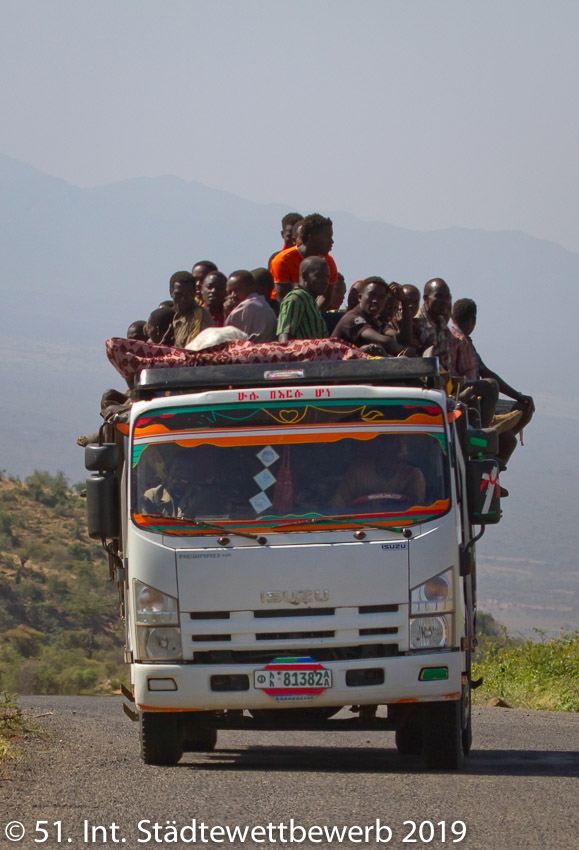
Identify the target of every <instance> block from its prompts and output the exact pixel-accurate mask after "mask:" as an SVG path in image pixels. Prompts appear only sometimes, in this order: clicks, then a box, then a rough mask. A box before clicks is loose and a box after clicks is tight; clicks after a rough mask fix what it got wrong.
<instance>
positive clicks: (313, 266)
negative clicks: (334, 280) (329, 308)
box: [300, 257, 330, 298]
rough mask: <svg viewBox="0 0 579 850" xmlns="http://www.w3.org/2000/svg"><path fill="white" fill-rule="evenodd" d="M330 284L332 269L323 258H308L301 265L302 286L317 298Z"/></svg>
mask: <svg viewBox="0 0 579 850" xmlns="http://www.w3.org/2000/svg"><path fill="white" fill-rule="evenodd" d="M329 284H330V267H329V266H328V264H327V263H326V261H325V260H324V258H323V257H306V258H305V259H304V260H302V262H301V264H300V286H301V288H302V289H305V290H307V291H308V292H309V293H310V295H313V297H314V298H317V296H318V295H324V294H325V292H326V290H327V288H328V286H329Z"/></svg>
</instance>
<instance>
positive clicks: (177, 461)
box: [132, 399, 449, 534]
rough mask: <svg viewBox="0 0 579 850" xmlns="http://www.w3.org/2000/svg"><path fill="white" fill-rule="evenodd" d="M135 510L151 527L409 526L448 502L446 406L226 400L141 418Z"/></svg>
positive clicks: (195, 529)
mask: <svg viewBox="0 0 579 850" xmlns="http://www.w3.org/2000/svg"><path fill="white" fill-rule="evenodd" d="M132 460H133V463H132V509H133V519H134V521H135V522H136V523H137V524H138V525H140V526H142V527H146V528H148V529H151V530H156V531H159V532H163V533H176V534H184V533H185V534H187V533H189V534H207V529H206V528H205V527H196V526H195V525H194V522H199V523H200V524H205V525H206V524H211V523H214V524H215V525H216V526H219V527H220V528H222V529H226V530H231V531H232V532H233V531H235V530H240V531H262V532H263V531H269V532H272V531H275V530H276V529H279V530H280V531H281V530H283V531H287V530H296V531H299V530H301V531H303V530H304V528H307V527H308V525H309V526H311V527H313V526H315V528H316V530H318V529H320V528H328V529H339V528H351V527H361V526H363V525H365V524H366V525H369V524H371V525H380V526H382V525H384V526H388V525H390V526H401V525H411V524H414V523H417V522H424V521H426V520H428V519H431V518H433V517H434V516H440V515H441V514H442V513H444V512H445V511H446V510H448V507H449V494H448V463H447V445H446V437H445V433H444V425H443V414H442V410H441V409H440V408H439V407H438V406H437V405H435V404H433V403H431V402H422V403H420V404H417V403H414V401H412V402H409V400H396V401H393V400H390V399H388V400H378V401H376V402H372V403H371V404H368V403H356V402H355V401H352V400H347V401H345V400H344V401H340V402H337V401H332V402H331V403H324V402H323V401H320V402H315V403H311V402H303V403H295V404H289V405H288V404H287V402H286V403H285V404H276V403H271V404H260V405H253V406H250V405H244V406H242V407H240V406H239V405H236V406H233V405H224V406H223V408H219V407H211V408H201V407H186V408H185V407H181V408H167V409H162V410H155V411H154V412H151V413H149V414H148V415H147V416H144V417H141V418H140V419H138V420H137V422H136V423H135V428H134V434H133V458H132Z"/></svg>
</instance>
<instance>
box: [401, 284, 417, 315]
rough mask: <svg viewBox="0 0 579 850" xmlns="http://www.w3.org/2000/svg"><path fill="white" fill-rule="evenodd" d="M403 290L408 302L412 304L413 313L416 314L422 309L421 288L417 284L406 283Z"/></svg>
mask: <svg viewBox="0 0 579 850" xmlns="http://www.w3.org/2000/svg"><path fill="white" fill-rule="evenodd" d="M402 291H403V292H404V296H405V298H406V303H407V304H410V307H411V309H412V315H413V316H415V315H416V313H418V310H419V309H420V290H419V289H418V287H417V286H413V285H412V284H411V283H405V284H404V286H403V287H402Z"/></svg>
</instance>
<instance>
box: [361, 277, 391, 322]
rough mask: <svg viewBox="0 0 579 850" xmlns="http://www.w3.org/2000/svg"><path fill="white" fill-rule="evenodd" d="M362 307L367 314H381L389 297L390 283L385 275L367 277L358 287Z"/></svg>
mask: <svg viewBox="0 0 579 850" xmlns="http://www.w3.org/2000/svg"><path fill="white" fill-rule="evenodd" d="M358 292H359V296H360V309H361V310H362V312H363V313H366V315H367V316H381V315H382V313H383V312H384V308H385V306H386V301H387V299H388V284H387V283H386V281H385V280H384V278H383V277H378V276H377V275H376V276H374V277H367V278H366V279H365V280H363V281H362V282H361V284H360V287H359V289H358Z"/></svg>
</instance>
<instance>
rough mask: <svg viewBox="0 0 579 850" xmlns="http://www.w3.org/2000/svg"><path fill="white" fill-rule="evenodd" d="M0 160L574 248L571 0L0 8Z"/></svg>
mask: <svg viewBox="0 0 579 850" xmlns="http://www.w3.org/2000/svg"><path fill="white" fill-rule="evenodd" d="M0 8H1V11H2V26H1V32H0V68H1V71H2V81H3V84H2V87H1V90H0V109H1V113H0V114H1V115H2V132H1V135H0V153H4V154H8V155H10V156H12V157H15V158H16V159H19V160H22V161H24V162H27V163H29V164H30V165H33V166H35V167H36V168H38V169H40V170H41V171H45V172H47V173H49V174H52V175H55V176H58V177H62V178H64V179H65V180H67V181H68V182H70V183H73V184H75V185H78V186H93V185H98V184H102V183H109V182H114V181H118V180H123V179H126V178H131V177H143V176H157V175H162V174H174V175H176V176H178V177H182V178H184V179H186V180H193V181H198V182H200V183H204V184H205V185H207V186H211V187H213V188H217V189H223V190H226V191H229V192H233V193H235V194H237V195H240V196H242V197H245V198H248V199H250V200H254V201H257V202H260V203H269V202H274V203H281V204H287V207H288V209H290V208H291V209H293V208H296V209H297V210H299V211H300V212H304V213H306V212H311V211H314V210H318V209H319V210H322V211H323V210H342V211H349V212H351V213H353V214H354V215H356V216H359V217H360V218H362V219H368V220H379V221H386V222H389V223H391V224H395V225H399V226H402V227H409V228H413V229H435V228H443V227H452V226H462V227H472V228H485V229H489V230H503V229H508V230H522V231H524V232H526V233H529V234H531V235H533V236H536V237H539V238H542V239H551V240H553V241H555V242H557V243H559V244H560V245H563V246H564V247H566V248H568V249H570V250H572V251H575V252H579V227H578V223H579V200H578V199H579V156H578V144H577V139H578V138H579V127H578V124H579V110H578V109H577V103H578V91H577V90H578V81H579V46H578V43H579V2H576V0H548V2H547V0H485V2H484V3H482V2H475V0H294V2H290V1H289V0H286V2H280V0H2V3H1V4H0Z"/></svg>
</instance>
